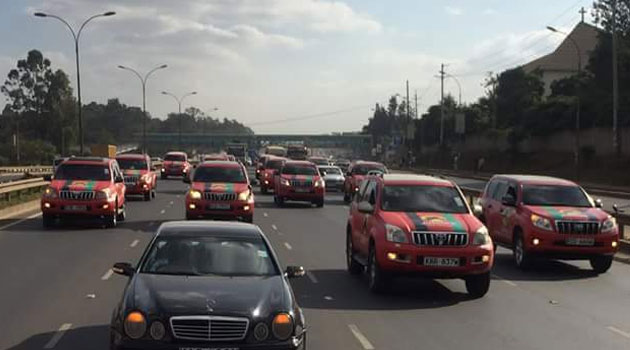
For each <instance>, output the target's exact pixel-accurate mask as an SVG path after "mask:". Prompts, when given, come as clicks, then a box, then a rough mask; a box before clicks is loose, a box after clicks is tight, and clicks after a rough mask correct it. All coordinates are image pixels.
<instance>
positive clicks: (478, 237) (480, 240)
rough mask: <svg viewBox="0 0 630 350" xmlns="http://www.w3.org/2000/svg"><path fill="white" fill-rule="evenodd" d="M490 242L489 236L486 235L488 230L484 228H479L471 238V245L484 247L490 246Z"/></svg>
mask: <svg viewBox="0 0 630 350" xmlns="http://www.w3.org/2000/svg"><path fill="white" fill-rule="evenodd" d="M490 242H492V240H491V239H490V235H489V234H488V229H487V228H486V227H485V226H481V227H480V228H479V229H478V230H477V232H475V235H474V236H473V242H472V244H473V245H486V244H490Z"/></svg>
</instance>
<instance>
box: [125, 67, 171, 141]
mask: <svg viewBox="0 0 630 350" xmlns="http://www.w3.org/2000/svg"><path fill="white" fill-rule="evenodd" d="M166 67H168V66H167V65H165V64H163V65H161V66H157V67H155V68H153V69H151V70H150V71H149V72H148V73H147V74H145V75H144V77H143V76H142V75H140V73H138V71H136V70H135V69H131V68H129V67H125V66H120V65H119V66H118V68H120V69H124V70H128V71H130V72H132V73H134V74H135V75H136V76H137V77H138V79H140V83H141V84H142V153H147V79H149V76H151V74H153V72H155V71H157V70H159V69H164V68H166Z"/></svg>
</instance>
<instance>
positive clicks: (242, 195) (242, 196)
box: [238, 190, 251, 201]
mask: <svg viewBox="0 0 630 350" xmlns="http://www.w3.org/2000/svg"><path fill="white" fill-rule="evenodd" d="M250 194H251V192H250V191H249V190H247V191H243V192H241V193H239V194H238V200H239V201H246V200H247V199H248V198H249V195H250Z"/></svg>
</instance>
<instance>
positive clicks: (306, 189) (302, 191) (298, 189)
mask: <svg viewBox="0 0 630 350" xmlns="http://www.w3.org/2000/svg"><path fill="white" fill-rule="evenodd" d="M295 192H297V193H308V192H311V189H310V188H296V189H295Z"/></svg>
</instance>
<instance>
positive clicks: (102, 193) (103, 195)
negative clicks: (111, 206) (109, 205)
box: [96, 189, 114, 202]
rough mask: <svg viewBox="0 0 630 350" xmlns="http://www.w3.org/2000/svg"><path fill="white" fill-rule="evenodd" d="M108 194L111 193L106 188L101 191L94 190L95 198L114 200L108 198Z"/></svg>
mask: <svg viewBox="0 0 630 350" xmlns="http://www.w3.org/2000/svg"><path fill="white" fill-rule="evenodd" d="M110 195H111V193H110V191H109V190H108V189H104V190H102V191H96V199H100V200H102V199H105V200H106V201H108V202H111V201H113V200H114V198H113V197H112V198H110Z"/></svg>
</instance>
